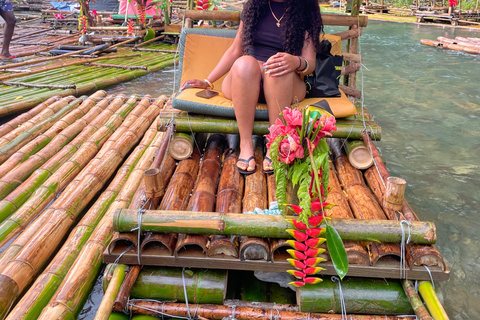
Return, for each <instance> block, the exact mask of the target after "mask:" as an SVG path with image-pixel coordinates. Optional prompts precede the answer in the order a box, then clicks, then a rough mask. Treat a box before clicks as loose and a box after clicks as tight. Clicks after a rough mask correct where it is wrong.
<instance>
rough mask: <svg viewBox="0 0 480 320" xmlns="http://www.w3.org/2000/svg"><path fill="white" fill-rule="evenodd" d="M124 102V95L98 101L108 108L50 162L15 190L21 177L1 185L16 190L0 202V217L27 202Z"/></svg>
mask: <svg viewBox="0 0 480 320" xmlns="http://www.w3.org/2000/svg"><path fill="white" fill-rule="evenodd" d="M125 100H126V98H125V96H124V95H119V96H118V97H117V98H115V99H113V100H112V102H111V103H110V104H108V102H109V100H107V99H105V100H103V101H100V103H99V104H97V106H99V105H100V106H102V105H103V104H106V105H108V107H107V108H106V109H105V110H104V111H102V113H100V115H98V116H97V117H96V118H95V119H94V120H93V121H92V123H90V124H89V125H88V126H86V127H85V128H84V129H83V130H82V132H81V133H80V134H79V135H77V137H76V138H75V139H73V140H72V142H70V143H69V144H67V145H66V146H64V147H63V148H62V150H60V152H57V153H56V154H55V155H54V156H53V157H52V158H51V159H50V160H48V161H47V162H45V163H44V164H43V165H42V166H41V167H40V168H39V169H37V170H36V171H35V172H34V173H33V174H31V176H30V177H29V178H28V179H27V180H26V181H24V182H23V183H21V187H19V188H17V187H18V186H19V185H20V180H22V176H16V177H15V179H12V180H10V181H7V182H6V183H5V186H3V183H2V190H5V188H8V189H9V190H14V189H15V188H17V189H15V190H14V191H13V192H12V193H10V194H9V195H8V196H7V197H6V198H5V199H4V200H2V201H1V202H0V215H1V216H9V215H10V214H12V213H13V212H15V211H16V210H17V209H18V208H19V207H21V206H22V204H23V203H25V201H27V199H28V198H29V197H30V195H31V194H32V193H33V192H34V191H35V190H36V189H37V188H38V187H39V186H41V185H42V184H43V183H44V182H45V181H46V180H47V179H48V178H49V177H50V176H51V175H52V174H54V173H55V172H56V171H57V170H58V169H59V168H60V167H61V166H62V165H63V164H64V163H65V162H67V161H68V160H69V159H70V158H71V157H72V156H73V155H74V154H75V152H76V151H77V150H78V149H79V148H80V146H81V145H82V144H83V143H84V142H85V141H88V140H89V139H90V137H91V136H92V135H93V134H94V133H95V132H96V131H97V130H98V129H99V128H101V127H102V126H104V125H105V123H106V122H107V120H109V118H110V117H111V116H112V115H114V114H115V113H116V112H117V111H118V109H119V108H120V106H122V105H123V102H125ZM102 108H103V106H102ZM4 192H7V191H4Z"/></svg>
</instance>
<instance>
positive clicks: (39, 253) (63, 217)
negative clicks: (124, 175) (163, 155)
mask: <svg viewBox="0 0 480 320" xmlns="http://www.w3.org/2000/svg"><path fill="white" fill-rule="evenodd" d="M157 114H158V107H157V106H155V105H152V106H151V107H149V108H148V109H147V111H146V112H145V113H144V114H143V115H142V116H141V117H139V118H138V120H137V121H135V123H134V124H133V125H132V126H131V128H130V130H129V131H128V132H127V133H126V134H125V136H124V137H122V138H123V139H120V140H119V141H117V143H115V144H114V145H113V146H112V148H111V149H110V150H109V152H107V153H105V155H104V156H103V157H102V159H101V161H100V162H99V163H98V165H96V166H95V167H93V171H92V172H90V173H89V174H86V175H85V177H84V178H83V179H82V180H81V181H80V182H79V183H78V185H77V186H76V188H74V189H73V190H71V189H72V188H69V187H67V188H66V190H65V192H64V193H62V195H61V196H60V197H59V198H58V199H57V200H56V201H55V203H56V204H57V206H58V209H57V210H55V212H54V213H53V214H52V219H50V221H49V222H48V223H47V224H45V225H44V226H43V227H42V228H41V229H40V230H39V231H38V232H37V233H36V234H35V236H34V238H33V239H32V241H31V242H30V244H29V245H27V247H25V248H24V249H23V250H22V251H21V252H20V253H19V254H18V255H17V257H16V258H15V260H12V261H10V262H9V263H8V264H7V266H6V267H5V268H4V269H3V271H2V273H1V274H0V285H2V284H5V288H6V290H5V293H6V294H2V293H0V306H5V309H3V307H0V310H5V311H4V313H6V312H8V309H9V308H10V306H11V303H12V302H13V301H15V300H16V299H17V298H18V296H19V293H20V292H22V291H23V290H25V289H26V287H27V286H28V284H29V283H30V282H31V281H32V280H33V278H34V277H35V275H36V273H38V272H39V270H40V268H41V267H42V265H43V264H44V263H45V260H46V259H48V258H49V257H50V256H51V254H52V253H53V252H54V251H55V250H56V247H57V246H58V244H59V243H60V241H61V240H62V238H63V237H64V236H65V234H66V232H67V231H68V230H69V228H70V226H71V225H72V224H73V223H74V221H75V218H76V217H77V216H78V215H79V214H80V212H81V210H82V209H83V208H84V207H85V206H86V205H87V204H88V202H89V201H90V200H91V199H92V198H93V197H94V196H95V195H96V193H97V192H98V191H99V190H100V189H101V188H102V186H103V184H104V183H105V180H107V179H108V178H109V177H110V176H111V175H112V174H113V172H114V171H115V169H116V167H117V166H118V164H119V163H120V162H121V160H122V159H123V157H124V156H125V155H126V154H127V153H128V152H129V150H130V149H131V148H132V146H133V145H135V144H136V143H138V141H139V135H140V136H141V135H143V134H144V133H145V131H146V130H147V129H148V127H149V126H150V124H151V123H152V122H153V120H154V118H155V117H156V115H157ZM46 240H48V243H49V244H50V245H49V246H47V245H45V243H44V242H45V241H46ZM26 263H28V266H27V265H26ZM41 317H42V316H40V318H41ZM48 319H52V318H51V317H50V318H48ZM55 319H58V318H57V317H55Z"/></svg>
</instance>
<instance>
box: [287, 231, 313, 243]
mask: <svg viewBox="0 0 480 320" xmlns="http://www.w3.org/2000/svg"><path fill="white" fill-rule="evenodd" d="M286 231H287V232H288V233H289V234H290V235H291V236H292V237H293V238H294V239H295V240H297V241H300V242H304V241H305V240H307V239H308V236H307V235H306V234H305V233H303V232H302V231H298V230H293V229H287V230H286Z"/></svg>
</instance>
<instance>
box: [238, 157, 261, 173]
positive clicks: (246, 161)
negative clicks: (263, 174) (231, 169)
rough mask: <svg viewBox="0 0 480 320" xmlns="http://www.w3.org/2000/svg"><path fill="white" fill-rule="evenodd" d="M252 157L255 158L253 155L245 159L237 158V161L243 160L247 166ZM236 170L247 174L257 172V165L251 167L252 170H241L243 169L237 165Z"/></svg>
mask: <svg viewBox="0 0 480 320" xmlns="http://www.w3.org/2000/svg"><path fill="white" fill-rule="evenodd" d="M252 159H255V156H251V157H250V158H248V159H246V160H245V159H242V158H238V161H241V162H245V163H246V164H247V166H249V164H250V161H252ZM247 169H248V167H247ZM237 170H238V172H240V173H241V174H244V175H249V174H252V173H255V172H257V165H255V169H253V170H252V171H247V170H243V169H241V168H239V167H238V166H237Z"/></svg>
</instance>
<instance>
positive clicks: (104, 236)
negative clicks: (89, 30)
mask: <svg viewBox="0 0 480 320" xmlns="http://www.w3.org/2000/svg"><path fill="white" fill-rule="evenodd" d="M158 107H159V104H156V108H158ZM150 130H151V131H155V130H154V127H153V126H151V127H150ZM150 130H149V131H150ZM159 142H161V140H159ZM159 144H160V143H157V144H156V145H155V146H153V147H149V148H148V149H147V150H146V152H145V154H144V156H143V157H142V159H141V160H140V162H139V164H138V165H137V168H136V169H135V170H134V171H133V172H132V175H131V176H130V178H129V180H128V182H127V183H126V184H125V188H123V189H122V191H121V192H120V193H119V195H118V196H117V200H116V203H118V204H119V205H120V204H121V205H127V206H128V203H129V201H130V200H131V194H132V192H133V190H135V189H136V188H137V187H138V185H139V184H140V181H141V178H142V176H143V171H145V169H147V168H148V167H149V166H150V165H151V164H152V161H153V155H154V153H155V151H156V150H157V149H158V146H159ZM114 211H115V208H114V207H111V208H109V210H108V211H107V213H106V214H105V216H104V217H103V218H102V220H101V221H100V223H99V224H98V226H97V227H96V228H95V231H94V232H93V234H92V236H91V238H90V240H89V242H88V243H87V244H86V245H85V246H83V247H82V249H81V252H80V254H79V256H78V258H77V259H76V260H75V263H74V264H73V266H72V267H71V268H70V269H69V270H68V273H67V275H66V277H65V279H64V280H63V281H62V284H61V286H60V287H59V289H58V290H57V292H56V293H55V295H54V296H53V297H52V299H51V300H50V303H49V304H48V305H47V307H46V308H44V310H43V311H42V315H41V316H40V318H42V317H43V319H59V317H58V316H56V315H57V314H58V315H61V314H63V315H71V314H78V312H79V311H80V308H81V306H82V305H83V299H84V297H85V295H86V294H88V291H89V290H88V289H89V288H91V287H92V285H93V283H94V282H95V279H96V277H97V275H98V272H99V271H100V267H101V265H102V253H103V251H104V250H105V248H106V246H107V244H108V243H109V241H110V239H111V237H112V234H113V230H112V223H111V221H112V215H113V212H114ZM80 291H81V292H82V293H83V294H82V295H80V294H79V292H80Z"/></svg>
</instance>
